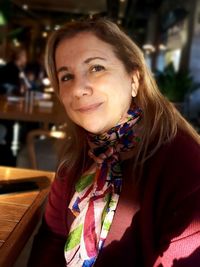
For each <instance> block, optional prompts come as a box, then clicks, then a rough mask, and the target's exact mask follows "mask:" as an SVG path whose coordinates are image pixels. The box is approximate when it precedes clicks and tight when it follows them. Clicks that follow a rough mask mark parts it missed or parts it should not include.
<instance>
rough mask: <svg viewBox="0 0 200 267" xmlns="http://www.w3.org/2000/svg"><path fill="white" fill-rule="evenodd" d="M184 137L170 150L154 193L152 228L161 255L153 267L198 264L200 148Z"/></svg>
mask: <svg viewBox="0 0 200 267" xmlns="http://www.w3.org/2000/svg"><path fill="white" fill-rule="evenodd" d="M184 138H185V140H184V141H185V142H183V140H181V138H179V140H180V141H177V140H176V143H174V144H173V149H171V150H169V154H168V157H167V160H166V165H165V166H166V167H165V168H164V169H163V179H162V181H160V186H159V193H158V192H157V195H160V197H159V203H158V204H157V206H158V209H157V211H156V213H155V214H157V219H158V220H157V222H158V224H157V226H156V227H155V228H156V231H157V233H158V234H159V233H160V239H158V243H157V245H158V247H160V249H161V251H162V253H159V254H160V255H159V257H158V258H157V260H156V262H155V264H154V267H193V266H199V264H200V146H199V145H197V144H195V143H194V142H193V141H191V142H186V140H187V138H186V137H184V136H183V137H182V139H184ZM154 195H156V192H155V194H154Z"/></svg>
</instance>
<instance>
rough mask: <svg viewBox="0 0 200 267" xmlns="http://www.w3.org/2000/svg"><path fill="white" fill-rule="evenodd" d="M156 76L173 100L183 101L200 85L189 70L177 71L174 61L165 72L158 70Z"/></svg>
mask: <svg viewBox="0 0 200 267" xmlns="http://www.w3.org/2000/svg"><path fill="white" fill-rule="evenodd" d="M155 78H156V81H157V83H158V86H159V88H160V90H161V92H162V93H163V94H164V95H165V96H166V97H167V98H168V99H169V100H170V101H172V102H183V101H184V100H185V97H186V95H188V94H190V93H191V92H193V91H194V90H196V89H197V88H198V87H199V86H200V84H199V83H196V82H194V80H193V77H192V76H191V74H190V72H189V71H186V70H185V71H178V72H176V71H175V69H174V66H173V64H172V63H170V64H169V65H167V66H166V67H165V69H164V71H163V72H159V71H157V72H156V74H155Z"/></svg>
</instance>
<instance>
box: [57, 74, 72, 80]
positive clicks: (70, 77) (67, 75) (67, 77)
mask: <svg viewBox="0 0 200 267" xmlns="http://www.w3.org/2000/svg"><path fill="white" fill-rule="evenodd" d="M73 77H74V76H73V74H70V73H68V74H65V75H63V76H62V77H61V78H60V81H61V82H67V81H70V80H72V79H73Z"/></svg>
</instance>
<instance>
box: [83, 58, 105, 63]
mask: <svg viewBox="0 0 200 267" xmlns="http://www.w3.org/2000/svg"><path fill="white" fill-rule="evenodd" d="M95 59H100V60H104V61H106V58H104V57H89V58H87V59H86V60H85V61H84V63H90V61H92V60H95Z"/></svg>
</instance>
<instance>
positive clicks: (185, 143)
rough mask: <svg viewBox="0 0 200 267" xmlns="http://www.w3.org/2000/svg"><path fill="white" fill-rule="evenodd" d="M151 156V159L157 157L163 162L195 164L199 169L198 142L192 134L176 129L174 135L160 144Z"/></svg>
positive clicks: (199, 146) (199, 153) (199, 149)
mask: <svg viewBox="0 0 200 267" xmlns="http://www.w3.org/2000/svg"><path fill="white" fill-rule="evenodd" d="M152 158H153V160H154V159H157V158H158V159H159V160H160V161H163V163H165V162H166V164H172V165H174V164H176V165H180V164H181V163H186V165H189V164H192V165H193V166H194V165H197V166H198V167H199V169H200V164H199V162H200V144H199V143H198V142H197V141H196V140H195V139H194V138H193V137H192V135H190V134H189V133H187V132H186V131H184V130H181V129H178V130H177V133H176V135H175V137H174V138H173V139H172V140H170V141H168V142H166V143H164V144H163V145H161V146H160V148H159V149H158V151H157V152H156V153H155V154H154V155H153V157H152ZM169 166H170V165H169ZM182 167H184V166H183V165H182Z"/></svg>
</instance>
